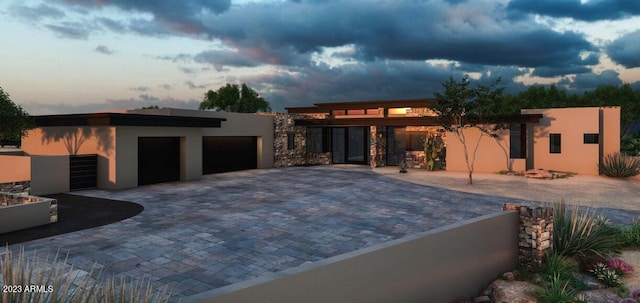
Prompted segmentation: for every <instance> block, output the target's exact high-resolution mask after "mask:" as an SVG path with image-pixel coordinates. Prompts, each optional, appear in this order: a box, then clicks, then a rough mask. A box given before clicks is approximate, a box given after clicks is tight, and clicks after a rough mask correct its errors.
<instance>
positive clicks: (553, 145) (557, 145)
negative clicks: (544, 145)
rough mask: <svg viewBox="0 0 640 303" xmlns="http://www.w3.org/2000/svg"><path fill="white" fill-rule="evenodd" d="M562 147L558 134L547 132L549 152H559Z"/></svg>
mask: <svg viewBox="0 0 640 303" xmlns="http://www.w3.org/2000/svg"><path fill="white" fill-rule="evenodd" d="M561 149H562V144H561V137H560V134H549V153H552V154H559V153H560V151H561Z"/></svg>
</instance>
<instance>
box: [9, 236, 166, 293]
mask: <svg viewBox="0 0 640 303" xmlns="http://www.w3.org/2000/svg"><path fill="white" fill-rule="evenodd" d="M3 254H4V256H1V255H0V273H2V283H1V284H3V285H15V286H16V287H20V288H24V287H25V286H29V285H34V286H38V287H42V288H41V289H39V290H36V291H25V289H16V290H15V292H11V291H10V292H0V303H49V302H65V303H85V302H86V303H125V302H126V303H152V302H168V300H169V295H168V294H167V291H166V289H165V290H163V291H160V292H158V293H156V294H155V295H154V291H153V289H152V288H151V285H150V283H148V282H147V283H146V284H145V283H144V282H140V283H134V282H131V281H127V280H126V279H124V278H121V279H115V278H108V279H106V280H102V279H100V278H99V276H100V275H98V279H96V280H95V281H94V280H93V279H92V278H91V277H92V276H93V273H94V271H93V270H91V272H89V273H88V274H87V275H84V276H82V277H80V276H79V274H78V271H76V270H74V268H73V267H70V266H66V264H67V261H68V259H66V258H65V259H64V260H63V261H62V262H59V261H60V260H59V258H58V255H55V256H54V257H53V259H49V258H48V257H47V258H45V259H44V260H42V259H40V258H38V257H37V256H36V255H35V253H34V255H33V257H32V258H30V259H28V258H26V257H25V253H24V250H23V249H21V250H20V252H19V253H18V255H17V256H16V257H15V258H14V256H13V254H12V252H11V251H10V250H9V249H8V248H7V249H6V252H4V253H3ZM18 290H19V291H18Z"/></svg>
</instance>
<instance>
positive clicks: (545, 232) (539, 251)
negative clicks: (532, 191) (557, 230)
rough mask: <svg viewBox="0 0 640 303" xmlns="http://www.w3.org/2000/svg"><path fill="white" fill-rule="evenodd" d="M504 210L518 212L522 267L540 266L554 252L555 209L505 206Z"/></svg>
mask: <svg viewBox="0 0 640 303" xmlns="http://www.w3.org/2000/svg"><path fill="white" fill-rule="evenodd" d="M502 209H503V210H516V211H518V217H519V233H518V236H519V241H518V249H519V253H518V259H519V262H520V265H522V266H529V267H537V266H540V265H541V264H542V261H543V259H544V256H545V254H547V253H552V252H553V208H552V207H535V208H532V207H529V206H520V205H513V204H504V205H503V206H502Z"/></svg>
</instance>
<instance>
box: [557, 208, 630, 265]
mask: <svg viewBox="0 0 640 303" xmlns="http://www.w3.org/2000/svg"><path fill="white" fill-rule="evenodd" d="M553 220H554V221H553V248H554V250H555V252H556V253H558V254H560V255H563V256H567V257H574V258H575V259H576V260H577V261H578V262H579V263H581V264H583V265H584V264H585V263H588V262H593V261H595V260H606V259H608V258H609V257H610V256H612V255H615V254H618V253H619V250H618V247H619V242H618V240H617V237H616V231H615V230H613V229H612V228H607V227H608V226H607V224H608V223H607V222H606V221H604V220H602V218H601V217H598V216H597V214H596V212H595V211H594V210H592V209H590V208H586V207H584V208H580V207H578V206H577V205H574V206H572V209H571V211H569V210H568V208H567V205H566V203H565V202H564V201H561V202H560V203H555V204H554V214H553Z"/></svg>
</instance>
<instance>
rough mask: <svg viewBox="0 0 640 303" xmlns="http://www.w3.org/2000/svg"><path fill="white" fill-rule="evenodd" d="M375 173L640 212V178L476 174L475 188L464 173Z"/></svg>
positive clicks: (395, 170) (471, 190) (457, 187)
mask: <svg viewBox="0 0 640 303" xmlns="http://www.w3.org/2000/svg"><path fill="white" fill-rule="evenodd" d="M373 171H374V172H376V173H379V174H382V175H385V176H388V177H391V178H396V179H400V180H404V181H408V182H412V183H418V184H423V185H429V186H434V187H440V188H447V189H452V190H458V191H462V192H469V193H478V194H486V195H496V196H503V197H510V198H516V199H526V200H534V201H545V202H559V201H560V200H564V201H566V202H567V203H569V204H573V203H577V204H579V205H585V206H592V207H608V208H619V209H629V210H640V176H636V177H635V178H626V179H618V178H610V177H605V176H589V175H576V176H573V177H569V178H565V179H553V180H538V179H531V178H526V177H520V176H507V175H499V174H492V173H474V174H473V180H474V181H473V185H467V174H466V173H464V172H448V171H427V170H424V169H409V172H408V173H406V174H400V173H398V168H397V167H381V168H375V169H373Z"/></svg>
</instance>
